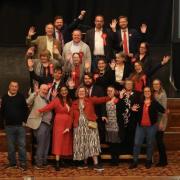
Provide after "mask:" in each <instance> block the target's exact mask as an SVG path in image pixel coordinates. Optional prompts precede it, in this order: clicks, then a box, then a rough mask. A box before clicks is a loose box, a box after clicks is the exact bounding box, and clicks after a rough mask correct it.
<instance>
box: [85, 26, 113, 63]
mask: <svg viewBox="0 0 180 180" xmlns="http://www.w3.org/2000/svg"><path fill="white" fill-rule="evenodd" d="M102 31H103V34H106V35H107V38H106V45H104V54H105V58H106V60H107V61H108V62H110V61H111V59H112V58H113V57H114V56H113V49H112V39H113V38H112V36H113V32H112V31H110V30H108V29H105V28H103V30H102ZM94 40H95V28H92V29H90V30H88V31H87V32H86V35H85V40H84V42H85V43H87V44H88V45H89V47H90V50H91V55H92V56H93V53H94V46H95V42H94Z"/></svg>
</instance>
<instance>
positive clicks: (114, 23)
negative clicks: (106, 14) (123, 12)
mask: <svg viewBox="0 0 180 180" xmlns="http://www.w3.org/2000/svg"><path fill="white" fill-rule="evenodd" d="M116 25H117V20H116V19H113V20H112V21H111V24H110V27H111V29H112V31H113V32H116Z"/></svg>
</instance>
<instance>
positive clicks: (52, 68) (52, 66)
mask: <svg viewBox="0 0 180 180" xmlns="http://www.w3.org/2000/svg"><path fill="white" fill-rule="evenodd" d="M49 69H50V74H51V75H53V73H54V65H53V64H52V63H51V64H50V65H49Z"/></svg>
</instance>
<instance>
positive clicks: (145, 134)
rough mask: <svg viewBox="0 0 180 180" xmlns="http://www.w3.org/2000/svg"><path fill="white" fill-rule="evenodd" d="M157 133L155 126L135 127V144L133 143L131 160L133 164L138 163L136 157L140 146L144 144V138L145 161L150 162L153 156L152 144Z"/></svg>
mask: <svg viewBox="0 0 180 180" xmlns="http://www.w3.org/2000/svg"><path fill="white" fill-rule="evenodd" d="M156 132H157V126H156V125H152V126H149V127H145V126H140V125H139V124H138V125H137V127H136V133H135V143H134V149H133V160H134V162H138V156H139V154H140V151H141V146H142V144H143V142H144V138H146V146H147V150H146V154H147V160H148V161H151V160H152V155H153V143H154V140H155V136H156Z"/></svg>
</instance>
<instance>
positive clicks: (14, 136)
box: [5, 126, 26, 165]
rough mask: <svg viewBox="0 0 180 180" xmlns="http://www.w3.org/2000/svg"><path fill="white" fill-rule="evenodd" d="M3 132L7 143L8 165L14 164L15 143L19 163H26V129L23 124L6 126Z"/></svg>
mask: <svg viewBox="0 0 180 180" xmlns="http://www.w3.org/2000/svg"><path fill="white" fill-rule="evenodd" d="M5 132H6V136H7V145H8V160H9V164H10V165H16V144H17V146H18V155H19V162H20V165H25V164H26V130H25V128H24V127H23V126H6V127H5Z"/></svg>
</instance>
